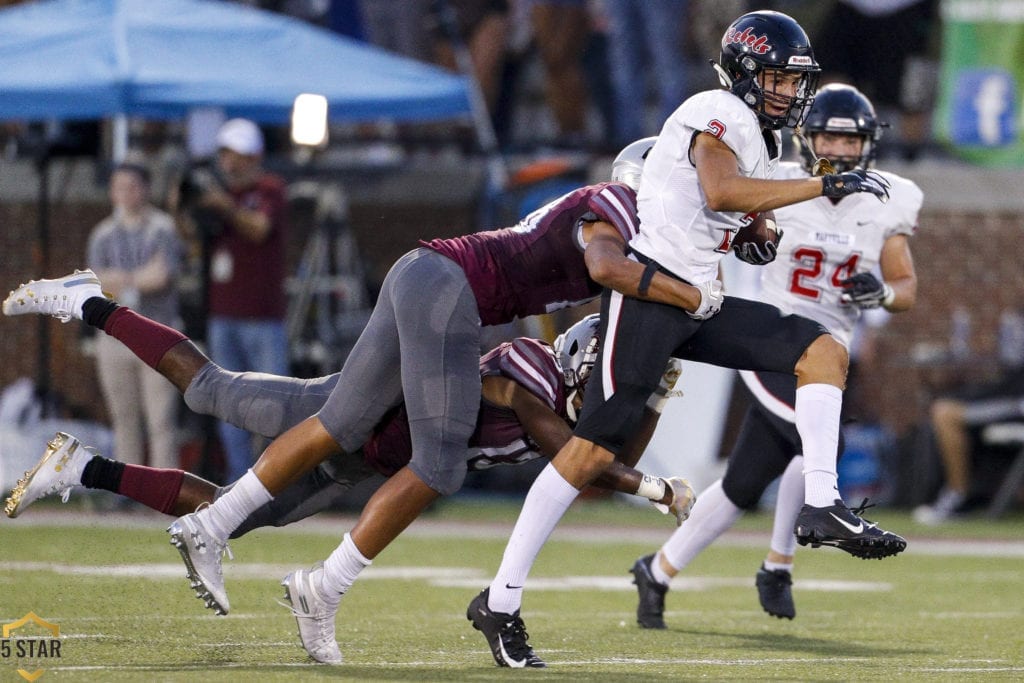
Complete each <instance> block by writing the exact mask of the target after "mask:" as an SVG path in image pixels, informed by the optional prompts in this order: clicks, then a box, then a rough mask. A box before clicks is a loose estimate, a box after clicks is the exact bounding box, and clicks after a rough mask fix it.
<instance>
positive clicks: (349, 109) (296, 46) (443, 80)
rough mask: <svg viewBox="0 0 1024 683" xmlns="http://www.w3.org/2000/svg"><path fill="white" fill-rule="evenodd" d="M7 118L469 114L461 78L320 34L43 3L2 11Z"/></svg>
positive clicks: (144, 0) (2, 89)
mask: <svg viewBox="0 0 1024 683" xmlns="http://www.w3.org/2000/svg"><path fill="white" fill-rule="evenodd" d="M0 64H3V65H4V68H3V69H2V70H0V95H2V96H0V119H29V120H31V119H52V118H57V119H88V118H101V117H105V116H110V115H114V114H127V115H133V116H143V117H148V118H159V119H171V118H178V117H182V116H184V115H185V114H186V113H188V111H189V110H190V109H193V108H196V107H220V108H223V109H224V111H225V113H226V114H227V115H228V116H244V117H247V118H251V119H253V120H255V121H259V122H261V123H283V122H286V121H287V120H288V117H289V115H290V113H291V107H292V104H293V102H294V99H295V97H296V95H299V94H300V93H317V94H320V95H323V96H325V97H326V98H327V100H328V111H329V116H330V118H331V120H333V121H365V120H372V119H379V118H388V119H393V120H398V121H426V120H438V119H445V118H451V117H455V116H461V115H468V114H469V113H470V95H469V85H468V83H467V79H466V78H465V77H464V76H459V75H455V74H451V73H449V72H447V71H444V70H442V69H439V68H437V67H434V66H431V65H429V64H424V63H420V62H417V61H414V60H410V59H406V58H403V57H400V56H397V55H394V54H391V53H388V52H386V51H384V50H380V49H377V48H375V47H373V46H370V45H367V44H365V43H361V42H359V41H356V40H352V39H350V38H346V37H344V36H341V35H338V34H335V33H332V32H330V31H327V30H324V29H320V28H318V27H315V26H312V25H309V24H306V23H303V22H301V21H298V20H295V19H291V18H288V17H285V16H282V15H278V14H273V13H270V12H265V11H261V10H257V9H252V8H249V7H246V6H242V5H238V4H233V3H228V2H217V1H213V0H44V1H43V2H37V3H29V4H25V5H19V6H15V7H11V8H8V9H5V10H0Z"/></svg>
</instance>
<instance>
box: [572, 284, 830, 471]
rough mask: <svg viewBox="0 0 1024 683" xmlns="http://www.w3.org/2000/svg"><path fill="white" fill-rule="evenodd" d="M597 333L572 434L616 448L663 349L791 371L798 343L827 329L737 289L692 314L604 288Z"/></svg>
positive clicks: (638, 412)
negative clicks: (712, 312)
mask: <svg viewBox="0 0 1024 683" xmlns="http://www.w3.org/2000/svg"><path fill="white" fill-rule="evenodd" d="M599 334H600V337H601V340H602V343H601V349H600V352H599V354H598V358H597V364H596V366H595V368H594V371H593V372H592V373H591V375H590V379H589V380H588V383H587V390H586V392H585V395H584V400H583V412H582V415H581V417H580V421H579V424H578V425H577V426H576V432H575V434H576V436H579V437H581V438H584V439H587V440H588V441H591V442H593V443H595V444H597V445H599V446H601V447H602V448H605V449H607V450H609V451H611V452H612V453H616V454H617V453H619V452H620V451H621V450H622V447H623V445H624V444H625V443H626V441H627V440H628V439H629V437H630V436H631V435H632V434H633V433H634V432H635V431H636V428H637V426H638V424H639V421H640V419H641V417H642V416H643V411H644V406H645V404H646V403H647V399H648V398H649V397H650V395H651V392H652V391H654V389H655V387H657V386H658V382H659V380H660V379H661V375H662V373H663V372H664V371H665V364H666V363H667V362H668V359H669V358H670V357H675V358H681V359H683V360H692V361H699V362H702V363H709V364H711V365H717V366H720V367H725V368H734V369H737V370H767V371H772V372H781V373H787V374H792V373H793V369H794V368H795V367H796V364H797V361H798V360H799V359H800V356H801V355H803V352H804V350H805V349H807V347H808V346H810V345H811V342H813V341H814V340H815V339H817V338H818V337H820V336H821V335H825V334H828V330H826V329H825V328H824V327H823V326H822V325H820V324H819V323H816V322H814V321H813V320H809V319H807V318H803V317H800V316H796V315H783V314H782V312H781V311H779V309H778V308H776V307H775V306H771V305H769V304H765V303H761V302H757V301H749V300H747V299H740V298H737V297H726V298H725V303H724V304H723V306H722V310H721V311H720V312H719V313H718V315H716V316H715V317H713V318H711V319H710V320H705V321H698V320H694V319H693V318H691V317H690V316H688V315H687V314H686V312H685V311H683V310H682V309H680V308H677V307H675V306H668V305H665V304H658V303H653V302H650V301H642V300H640V299H634V298H632V297H626V296H623V295H622V294H620V293H618V292H612V291H608V290H606V291H605V293H604V295H603V296H602V300H601V328H600V332H599Z"/></svg>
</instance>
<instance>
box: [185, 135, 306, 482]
mask: <svg viewBox="0 0 1024 683" xmlns="http://www.w3.org/2000/svg"><path fill="white" fill-rule="evenodd" d="M217 148H218V150H217V170H218V172H219V180H220V184H216V183H210V184H209V186H207V187H206V188H204V190H203V194H202V196H201V197H200V199H199V201H198V206H199V207H201V208H203V209H207V210H209V212H210V213H212V214H213V216H215V217H216V220H215V221H211V223H212V227H211V228H208V229H209V231H210V232H211V233H212V234H209V235H206V236H204V237H205V239H206V240H207V244H208V248H207V255H208V257H209V273H208V276H209V277H208V288H207V312H208V314H209V318H208V321H207V344H208V345H209V349H210V355H211V356H212V358H213V359H214V360H215V361H216V362H217V363H218V364H220V365H221V366H222V367H224V368H226V369H228V370H236V371H243V370H255V371H260V372H269V373H273V374H275V375H288V374H290V372H289V367H288V339H287V335H286V331H285V323H284V320H285V313H286V307H287V301H286V299H285V292H284V279H285V272H286V264H285V252H286V249H285V247H286V245H287V242H286V234H285V233H286V221H285V218H286V216H285V209H286V204H285V182H284V180H283V179H281V178H279V177H277V176H275V175H273V174H271V173H268V172H266V171H265V170H264V169H263V165H262V161H263V134H262V133H261V132H260V129H259V127H257V125H256V124H255V123H253V122H252V121H249V120H247V119H231V120H229V121H227V122H225V123H224V125H222V126H221V127H220V129H219V130H218V131H217ZM219 435H220V440H221V444H222V445H223V447H224V451H225V458H226V470H227V471H226V472H225V480H226V481H234V480H235V479H236V478H238V477H240V476H241V475H242V474H244V473H245V472H246V471H247V470H248V469H249V467H250V465H251V464H252V461H253V459H254V458H253V455H254V454H253V449H252V445H251V443H250V436H249V434H247V433H246V432H244V431H242V430H241V429H238V428H237V427H233V426H231V425H229V424H227V423H221V424H220V425H219Z"/></svg>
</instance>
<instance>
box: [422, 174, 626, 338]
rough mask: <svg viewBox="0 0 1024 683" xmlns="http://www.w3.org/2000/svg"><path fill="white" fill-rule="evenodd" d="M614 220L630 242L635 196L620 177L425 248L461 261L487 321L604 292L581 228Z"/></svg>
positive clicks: (535, 311)
mask: <svg viewBox="0 0 1024 683" xmlns="http://www.w3.org/2000/svg"><path fill="white" fill-rule="evenodd" d="M588 221H605V222H607V223H610V224H612V225H614V226H615V227H616V228H617V229H618V231H619V233H620V234H621V235H622V238H623V239H624V240H625V241H626V242H627V243H628V242H629V241H630V240H631V239H632V238H633V237H634V236H635V235H636V233H637V229H638V225H639V224H638V222H637V217H636V194H635V193H634V192H633V190H631V189H630V188H629V187H627V186H626V185H623V184H621V183H600V184H598V185H590V186H588V187H583V188H580V189H578V190H575V191H573V192H570V193H569V194H567V195H564V196H562V197H560V198H558V199H556V200H554V201H552V202H551V203H549V204H547V205H545V206H543V207H541V208H540V209H537V210H536V211H534V212H533V213H531V214H530V215H528V216H527V217H526V218H524V219H523V220H521V221H520V222H519V223H518V224H516V225H515V226H513V227H511V228H502V229H500V230H488V231H486V232H477V233H473V234H470V235H464V236H461V237H453V238H450V239H436V240H431V241H430V242H422V244H423V246H425V247H428V248H430V249H433V250H435V251H437V252H440V253H442V254H444V255H445V256H447V257H449V258H450V259H452V260H453V261H455V262H457V263H458V264H459V265H460V266H462V269H463V270H464V271H465V273H466V278H467V279H468V280H469V284H470V286H471V287H472V288H473V293H474V294H475V295H476V301H477V307H478V308H479V311H480V321H481V322H482V323H483V324H484V325H499V324H501V323H507V322H510V321H512V320H514V319H515V318H522V317H526V316H530V315H537V314H539V313H548V312H550V311H554V310H557V309H559V308H564V307H566V306H574V305H577V304H581V303H585V302H587V301H589V300H591V299H593V298H595V297H596V296H597V295H599V294H600V293H601V286H600V285H598V284H597V283H596V282H594V281H593V280H591V279H590V276H589V275H588V273H587V266H586V264H585V263H584V261H583V250H584V248H585V246H586V245H585V244H584V243H583V239H582V227H583V224H584V223H585V222H588Z"/></svg>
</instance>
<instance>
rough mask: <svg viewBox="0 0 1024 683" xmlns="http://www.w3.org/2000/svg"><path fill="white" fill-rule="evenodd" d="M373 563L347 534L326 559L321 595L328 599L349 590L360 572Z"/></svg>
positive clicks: (321, 582) (338, 597) (338, 596)
mask: <svg viewBox="0 0 1024 683" xmlns="http://www.w3.org/2000/svg"><path fill="white" fill-rule="evenodd" d="M372 563H373V561H372V560H368V559H366V557H364V556H363V554H362V553H361V552H359V548H357V547H356V544H355V543H354V542H353V541H352V537H351V536H350V535H348V534H345V538H343V539H342V541H341V545H339V546H338V547H337V548H335V549H334V552H333V553H331V555H330V557H328V558H327V559H326V560H324V573H323V576H322V577H321V579H320V595H322V596H323V597H324V598H325V599H327V600H332V599H334V598H335V597H337V599H339V600H340V599H341V596H342V595H343V594H345V593H347V592H348V589H349V588H351V587H352V584H353V583H355V582H356V578H358V576H359V572H361V571H363V570H364V569H366V568H367V567H369V566H370V565H371V564H372Z"/></svg>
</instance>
